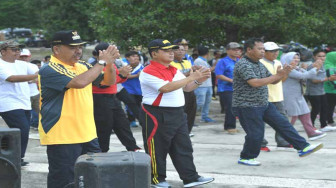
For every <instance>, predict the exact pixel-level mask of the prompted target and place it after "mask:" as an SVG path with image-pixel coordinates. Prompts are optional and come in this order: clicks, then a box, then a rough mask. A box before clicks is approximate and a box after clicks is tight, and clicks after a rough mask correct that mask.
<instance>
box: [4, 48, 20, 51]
mask: <svg viewBox="0 0 336 188" xmlns="http://www.w3.org/2000/svg"><path fill="white" fill-rule="evenodd" d="M7 49H10V50H12V51H13V52H18V51H21V49H20V48H7Z"/></svg>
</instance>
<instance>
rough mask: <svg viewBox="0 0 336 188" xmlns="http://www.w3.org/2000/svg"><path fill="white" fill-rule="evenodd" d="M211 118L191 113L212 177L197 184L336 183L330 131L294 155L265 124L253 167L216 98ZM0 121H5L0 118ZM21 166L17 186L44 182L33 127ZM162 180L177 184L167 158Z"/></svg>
mask: <svg viewBox="0 0 336 188" xmlns="http://www.w3.org/2000/svg"><path fill="white" fill-rule="evenodd" d="M211 117H212V118H214V119H215V120H217V122H216V123H200V122H199V120H200V119H199V118H200V117H199V116H197V119H196V124H198V125H199V126H198V127H194V129H193V131H192V132H193V133H194V134H195V136H194V137H192V138H191V140H192V143H193V148H194V161H195V164H196V168H197V171H198V172H199V174H200V175H202V176H213V177H215V181H214V182H213V183H211V184H207V185H204V186H200V187H203V188H222V187H232V188H242V187H248V188H255V187H262V188H265V187H305V188H307V187H312V188H317V187H327V188H329V187H330V188H333V187H335V188H336V175H335V174H336V159H335V156H336V146H335V145H336V137H335V136H336V132H328V133H327V134H328V135H327V136H326V137H324V138H322V139H320V140H316V141H310V143H319V142H323V143H324V148H323V149H322V150H320V151H318V152H316V153H314V154H312V155H309V156H307V157H304V158H300V157H298V154H297V152H296V150H294V149H284V148H277V147H276V143H275V141H274V131H273V129H272V128H270V127H269V126H266V131H265V134H266V139H267V140H268V142H269V147H270V149H271V152H263V151H262V152H261V153H260V155H259V157H258V161H260V162H261V163H262V165H261V166H258V167H250V166H243V165H238V164H237V160H238V158H239V153H240V151H241V149H242V146H243V142H244V136H245V133H244V131H243V130H242V128H241V127H240V125H239V121H237V123H238V124H237V127H238V129H239V130H240V132H239V133H238V134H236V135H229V134H227V133H225V132H224V130H223V120H224V114H221V113H220V108H219V102H218V101H213V102H212V105H211ZM0 126H5V123H4V122H3V121H2V119H1V118H0ZM295 128H296V129H297V130H298V132H299V133H300V134H301V135H302V136H304V137H305V138H307V136H306V134H305V132H304V130H303V127H302V125H301V124H300V123H299V122H297V123H296V124H295ZM132 131H133V133H134V137H135V138H136V140H137V143H138V145H139V146H142V145H143V141H142V136H141V129H140V127H138V128H132ZM110 142H111V147H110V148H111V150H110V152H117V151H125V148H124V147H123V146H122V145H121V144H120V142H119V140H118V139H117V137H116V136H115V135H112V137H111V141H110ZM25 160H26V161H28V162H30V164H29V165H28V166H27V167H22V188H44V187H46V180H47V172H48V163H47V155H46V147H44V146H41V145H40V144H39V137H38V133H37V131H34V130H31V132H30V139H29V145H28V149H27V153H26V159H25ZM167 181H168V182H169V183H171V185H172V186H173V187H174V188H175V187H176V188H179V187H183V184H182V181H181V180H180V179H179V177H178V174H177V173H176V171H175V169H174V167H173V165H172V163H171V160H170V159H168V160H167Z"/></svg>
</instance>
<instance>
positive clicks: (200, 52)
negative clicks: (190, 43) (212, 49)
mask: <svg viewBox="0 0 336 188" xmlns="http://www.w3.org/2000/svg"><path fill="white" fill-rule="evenodd" d="M197 50H198V55H199V56H204V55H207V54H208V53H209V48H207V47H205V46H198V48H197Z"/></svg>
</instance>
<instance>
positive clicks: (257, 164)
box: [238, 159, 261, 166]
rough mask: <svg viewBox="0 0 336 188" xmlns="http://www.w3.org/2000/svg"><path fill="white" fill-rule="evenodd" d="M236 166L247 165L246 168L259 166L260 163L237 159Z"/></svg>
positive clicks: (252, 160)
mask: <svg viewBox="0 0 336 188" xmlns="http://www.w3.org/2000/svg"><path fill="white" fill-rule="evenodd" d="M238 164H243V165H248V166H260V165H261V163H260V162H259V161H256V160H255V159H239V160H238Z"/></svg>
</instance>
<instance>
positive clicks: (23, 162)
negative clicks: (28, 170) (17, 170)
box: [21, 159, 29, 166]
mask: <svg viewBox="0 0 336 188" xmlns="http://www.w3.org/2000/svg"><path fill="white" fill-rule="evenodd" d="M28 164H29V162H26V161H24V160H23V159H21V166H27V165H28Z"/></svg>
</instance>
